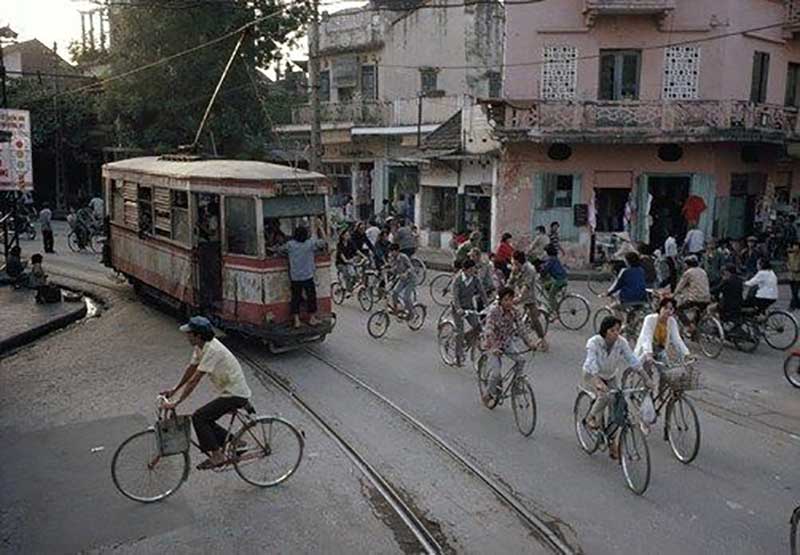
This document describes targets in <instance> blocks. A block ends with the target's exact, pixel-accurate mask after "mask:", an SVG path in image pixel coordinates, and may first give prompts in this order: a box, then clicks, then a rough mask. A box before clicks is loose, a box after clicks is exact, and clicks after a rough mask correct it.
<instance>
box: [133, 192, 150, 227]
mask: <svg viewBox="0 0 800 555" xmlns="http://www.w3.org/2000/svg"><path fill="white" fill-rule="evenodd" d="M136 205H137V206H138V209H139V232H140V233H153V190H152V189H151V188H150V187H142V186H141V185H140V186H139V188H138V190H137V192H136Z"/></svg>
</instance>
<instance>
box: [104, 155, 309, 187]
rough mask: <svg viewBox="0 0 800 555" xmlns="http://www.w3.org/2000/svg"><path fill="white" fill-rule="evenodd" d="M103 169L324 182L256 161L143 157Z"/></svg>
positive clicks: (190, 176) (182, 176) (188, 176)
mask: <svg viewBox="0 0 800 555" xmlns="http://www.w3.org/2000/svg"><path fill="white" fill-rule="evenodd" d="M103 167H104V168H108V169H110V170H118V171H134V172H141V173H147V174H152V175H163V176H167V177H175V178H178V179H233V180H240V181H277V180H281V181H285V180H292V179H325V176H324V175H322V174H319V173H314V172H309V171H305V170H299V169H294V168H291V167H289V166H281V165H279V164H269V163H267V162H257V161H255V160H194V161H191V162H178V161H172V160H160V159H159V158H158V157H157V156H146V157H142V158H130V159H128V160H120V161H118V162H111V163H108V164H105V165H104V166H103Z"/></svg>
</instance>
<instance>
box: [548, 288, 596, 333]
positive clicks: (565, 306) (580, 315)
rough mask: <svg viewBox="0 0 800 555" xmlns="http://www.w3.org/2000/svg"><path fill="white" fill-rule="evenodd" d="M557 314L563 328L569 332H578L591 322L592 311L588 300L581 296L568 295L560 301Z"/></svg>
mask: <svg viewBox="0 0 800 555" xmlns="http://www.w3.org/2000/svg"><path fill="white" fill-rule="evenodd" d="M556 313H557V314H558V321H559V322H561V325H562V326H564V327H565V328H567V329H568V330H573V331H577V330H579V329H581V328H582V327H583V326H585V325H586V322H588V321H589V314H590V313H591V309H590V308H589V303H588V302H587V301H586V299H584V298H583V297H581V296H580V295H574V294H572V293H568V294H566V295H564V296H563V297H562V298H561V300H560V301H558V306H557V308H556Z"/></svg>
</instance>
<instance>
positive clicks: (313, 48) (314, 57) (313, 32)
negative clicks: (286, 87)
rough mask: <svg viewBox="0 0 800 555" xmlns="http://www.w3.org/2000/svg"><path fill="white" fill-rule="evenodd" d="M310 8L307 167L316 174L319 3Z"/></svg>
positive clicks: (318, 118)
mask: <svg viewBox="0 0 800 555" xmlns="http://www.w3.org/2000/svg"><path fill="white" fill-rule="evenodd" d="M312 6H313V8H312V9H313V11H312V13H311V25H310V28H309V32H308V62H309V64H308V81H309V87H310V89H311V90H310V93H311V98H310V100H311V155H310V156H309V158H308V166H309V169H310V170H311V171H312V172H318V171H319V170H320V154H321V145H322V137H321V134H322V131H321V123H320V118H321V115H320V107H319V1H318V0H314V1H313V3H312Z"/></svg>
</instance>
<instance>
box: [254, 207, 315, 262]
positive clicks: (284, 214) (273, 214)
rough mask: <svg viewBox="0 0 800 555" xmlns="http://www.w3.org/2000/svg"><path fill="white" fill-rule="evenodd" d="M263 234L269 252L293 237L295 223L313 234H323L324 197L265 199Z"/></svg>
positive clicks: (313, 235)
mask: <svg viewBox="0 0 800 555" xmlns="http://www.w3.org/2000/svg"><path fill="white" fill-rule="evenodd" d="M263 202H264V238H265V243H266V247H267V251H268V252H269V251H270V250H272V249H275V248H277V247H278V246H280V245H282V244H284V243H285V242H286V241H288V240H289V239H291V238H292V234H293V233H294V230H295V228H296V227H298V226H304V227H307V228H308V229H309V231H310V232H311V236H312V237H319V238H321V237H322V235H323V234H322V231H323V229H324V228H325V225H326V223H327V222H326V221H325V197H324V196H323V195H301V196H287V197H277V198H268V199H264V201H263Z"/></svg>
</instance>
